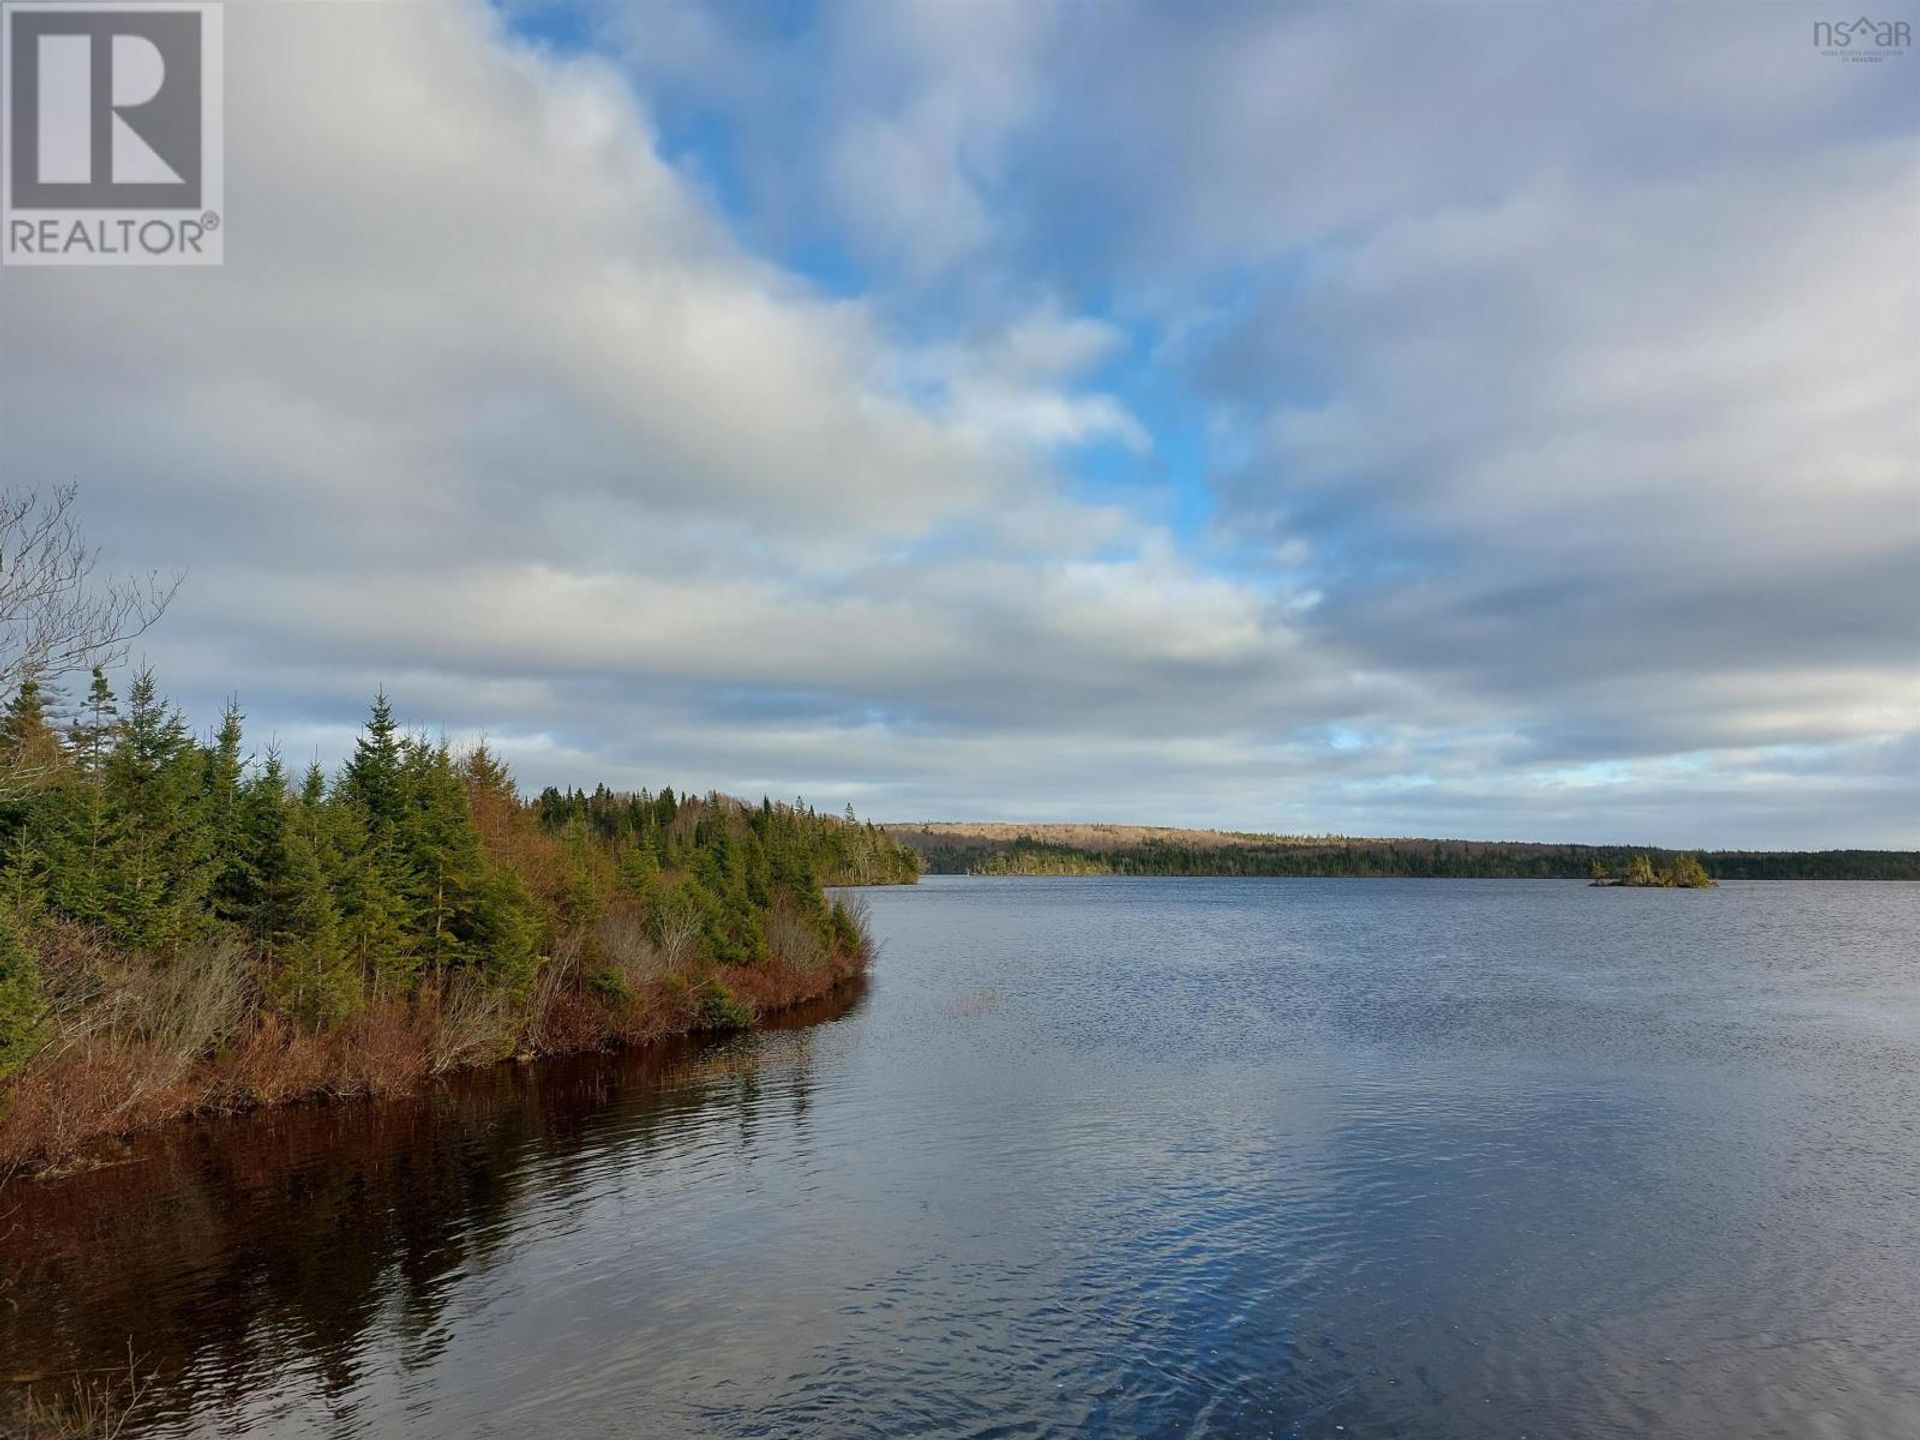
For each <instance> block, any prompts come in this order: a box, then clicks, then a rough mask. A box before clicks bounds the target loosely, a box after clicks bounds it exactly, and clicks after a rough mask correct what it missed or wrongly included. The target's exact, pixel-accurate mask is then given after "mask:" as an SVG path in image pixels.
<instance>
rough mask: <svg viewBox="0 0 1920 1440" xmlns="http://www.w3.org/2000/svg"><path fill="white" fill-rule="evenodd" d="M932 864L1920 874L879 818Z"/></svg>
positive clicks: (1237, 872)
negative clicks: (1646, 863) (1645, 865)
mask: <svg viewBox="0 0 1920 1440" xmlns="http://www.w3.org/2000/svg"><path fill="white" fill-rule="evenodd" d="M884 828H885V830H886V831H887V833H888V834H889V835H891V836H892V837H893V838H894V839H895V840H897V841H898V842H899V843H900V844H902V845H904V846H906V847H907V848H908V849H910V850H912V851H913V852H914V853H915V854H916V855H918V856H919V858H920V866H921V870H922V872H923V873H925V874H928V875H1023V876H1061V875H1119V876H1127V875H1134V876H1154V875H1157V876H1191V877H1233V876H1245V877H1284V876H1296V877H1300V878H1315V879H1335V878H1348V877H1352V878H1366V877H1375V878H1389V877H1400V878H1409V879H1413V878H1424V879H1475V880H1582V881H1590V880H1591V879H1592V878H1593V876H1594V873H1595V867H1596V866H1598V867H1599V868H1600V869H1601V870H1602V871H1604V872H1605V873H1607V874H1609V875H1620V874H1624V873H1625V872H1626V871H1627V869H1628V867H1629V866H1631V865H1632V864H1633V862H1634V859H1635V857H1636V856H1646V857H1648V858H1649V859H1650V861H1651V862H1652V864H1653V865H1654V866H1655V867H1657V868H1660V869H1671V868H1672V866H1673V865H1674V864H1675V863H1676V862H1677V861H1678V860H1679V858H1680V856H1681V855H1683V854H1687V853H1692V854H1695V855H1697V856H1698V857H1699V860H1700V862H1701V864H1702V865H1703V866H1704V867H1705V869H1706V871H1707V873H1708V874H1709V875H1711V876H1712V877H1713V878H1714V879H1716V880H1920V851H1914V850H1859V849H1852V850H1695V851H1691V852H1688V851H1682V850H1675V849H1668V848H1664V847H1661V846H1653V845H1554V844H1543V843H1538V842H1531V841H1504V840H1444V839H1425V838H1393V839H1387V838H1371V837H1356V836H1341V835H1320V836H1305V835H1298V836H1288V835H1259V834H1252V833H1248V832H1235V831H1221V830H1180V829H1174V828H1171V827H1158V826H1136V825H1062V824H1040V825H1030V826H1029V825H1020V824H1017V823H1009V822H979V823H968V822H937V823H932V822H930V823H923V824H900V825H888V826H885V827H884Z"/></svg>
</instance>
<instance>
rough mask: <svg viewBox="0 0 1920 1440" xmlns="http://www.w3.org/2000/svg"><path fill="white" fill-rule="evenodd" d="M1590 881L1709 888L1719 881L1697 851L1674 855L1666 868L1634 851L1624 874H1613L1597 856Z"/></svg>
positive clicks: (1644, 887)
mask: <svg viewBox="0 0 1920 1440" xmlns="http://www.w3.org/2000/svg"><path fill="white" fill-rule="evenodd" d="M1593 883H1594V884H1595V885H1629V886H1633V887H1635V888H1637V889H1642V890H1710V889H1713V888H1714V887H1715V886H1717V885H1719V883H1720V882H1719V881H1718V880H1716V879H1714V878H1713V876H1711V875H1709V874H1708V873H1707V867H1706V866H1704V865H1702V864H1701V863H1700V857H1699V856H1698V855H1693V854H1682V855H1676V856H1674V857H1673V866H1672V868H1671V869H1667V870H1656V869H1654V868H1653V861H1652V860H1650V859H1648V858H1647V857H1646V856H1645V855H1636V856H1634V857H1633V859H1631V860H1630V861H1628V862H1627V871H1626V874H1624V875H1615V874H1612V873H1611V872H1609V871H1608V869H1607V867H1606V866H1604V865H1602V864H1601V863H1600V862H1599V861H1598V860H1596V861H1594V862H1593Z"/></svg>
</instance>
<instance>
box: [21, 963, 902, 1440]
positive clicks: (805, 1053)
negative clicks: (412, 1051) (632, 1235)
mask: <svg viewBox="0 0 1920 1440" xmlns="http://www.w3.org/2000/svg"><path fill="white" fill-rule="evenodd" d="M865 996H866V982H865V981H864V980H860V981H855V982H852V983H850V984H848V985H846V986H844V987H842V988H841V989H840V990H839V991H837V992H836V993H835V994H834V995H832V996H830V997H828V998H827V999H825V1000H822V1001H819V1002H816V1003H815V1004H813V1005H809V1006H804V1007H801V1008H799V1009H796V1010H795V1011H793V1012H791V1013H789V1014H787V1015H783V1016H781V1017H779V1018H778V1019H777V1020H776V1021H775V1022H774V1023H773V1024H771V1025H770V1026H768V1027H767V1031H768V1032H770V1033H763V1035H761V1036H759V1037H752V1038H749V1037H732V1038H729V1039H726V1040H720V1041H706V1042H699V1041H681V1042H674V1043H670V1044H666V1045H660V1046H655V1047H652V1048H649V1049H646V1050H640V1051H629V1052H624V1053H617V1054H607V1055H591V1056H580V1057H574V1058H571V1059H560V1060H551V1061H544V1062H541V1063H538V1064H533V1065H520V1066H516V1065H506V1066H498V1067H494V1068H492V1069H489V1070H485V1071H482V1072H478V1073H473V1074H467V1075H460V1076H455V1077H452V1078H451V1079H449V1080H448V1081H447V1082H446V1083H444V1084H442V1085H440V1086H438V1087H436V1088H435V1089H434V1090H433V1091H432V1092H430V1093H429V1094H426V1095H424V1096H421V1097H417V1098H414V1099H409V1100H401V1101H393V1102H388V1103H384V1104H369V1103H363V1102H347V1103H341V1104H331V1105H309V1106H297V1107H292V1108H288V1109H284V1110H277V1111H272V1112H265V1113H262V1114H258V1115H253V1116H245V1117H239V1118H237V1119H234V1120H230V1121H229V1120H213V1121H208V1122H205V1123H198V1124H194V1125H189V1126H180V1127H175V1128H174V1129H171V1130H167V1131H162V1132H157V1133H155V1134H152V1135H147V1136H143V1137H140V1138H139V1139H137V1140H136V1141H134V1142H133V1143H132V1144H131V1145H129V1146H128V1147H127V1150H126V1153H125V1154H124V1156H123V1157H122V1159H121V1160H120V1162H119V1163H117V1164H114V1165H111V1166H109V1167H107V1168H105V1169H102V1170H98V1171H95V1172H92V1173H90V1174H85V1175H80V1176H75V1177H71V1178H68V1179H65V1180H62V1181H58V1182H53V1183H27V1182H22V1183H16V1184H13V1185H11V1186H9V1187H7V1188H6V1189H5V1190H4V1191H0V1217H4V1220H3V1221H0V1277H5V1280H6V1284H5V1288H4V1290H0V1355H3V1356H5V1361H4V1364H0V1376H3V1377H4V1378H5V1379H6V1380H7V1381H9V1382H12V1383H15V1384H19V1383H24V1382H28V1381H34V1380H39V1381H42V1382H44V1381H46V1380H48V1379H49V1378H50V1377H60V1376H63V1375H67V1374H70V1373H74V1372H83V1371H88V1370H92V1369H97V1368H98V1367H101V1366H103V1365H106V1364H110V1363H112V1362H113V1361H114V1359H115V1357H121V1363H123V1364H124V1357H125V1355H126V1353H127V1348H128V1346H129V1344H130V1343H131V1345H132V1347H133V1349H134V1351H135V1353H136V1354H137V1355H138V1357H139V1365H140V1369H141V1371H142V1373H143V1374H149V1375H151V1376H152V1377H153V1379H154V1383H153V1384H152V1385H151V1386H150V1387H149V1389H148V1391H147V1392H146V1395H147V1398H146V1399H145V1400H144V1401H143V1403H142V1405H141V1408H140V1410H139V1411H138V1412H137V1414H136V1416H135V1422H134V1424H133V1425H132V1426H131V1427H130V1431H129V1433H134V1432H141V1431H150V1430H165V1429H168V1428H172V1427H174V1426H177V1425H179V1424H183V1423H186V1422H187V1421H189V1420H190V1419H192V1418H193V1417H196V1416H197V1417H200V1418H201V1419H202V1420H205V1419H206V1418H207V1417H208V1416H209V1415H218V1416H224V1417H226V1418H227V1419H229V1420H232V1421H236V1422H237V1421H238V1420H239V1419H240V1418H241V1417H243V1416H245V1415H246V1414H248V1413H249V1412H251V1411H254V1410H257V1408H258V1402H259V1399H260V1396H261V1393H262V1391H263V1390H265V1389H272V1390H282V1391H285V1390H291V1389H301V1390H304V1391H305V1392H306V1393H305V1394H304V1395H303V1396H302V1397H301V1405H302V1406H303V1407H306V1408H318V1409H320V1410H323V1411H326V1412H329V1413H330V1414H332V1415H333V1416H334V1417H335V1418H336V1419H337V1420H339V1421H341V1422H343V1423H344V1424H345V1426H346V1427H347V1428H348V1429H351V1422H352V1419H353V1415H354V1408H353V1406H352V1405H351V1404H350V1403H349V1401H350V1397H351V1396H352V1395H353V1393H354V1392H355V1390H356V1387H358V1386H359V1385H360V1384H361V1383H362V1381H363V1380H364V1378H365V1377H364V1370H365V1366H364V1360H365V1357H366V1354H367V1348H368V1341H369V1338H370V1336H372V1335H373V1334H374V1332H375V1331H376V1330H377V1331H378V1333H379V1336H380V1339H381V1342H382V1344H383V1345H387V1346H390V1347H392V1355H393V1357H395V1358H397V1360H398V1364H399V1367H400V1368H401V1369H402V1370H419V1369H423V1368H426V1367H429V1366H430V1365H431V1364H432V1363H433V1362H434V1361H435V1360H436V1359H438V1358H439V1357H440V1356H441V1354H442V1352H443V1351H444V1349H445V1347H446V1346H447V1344H448V1343H449V1341H450V1339H451V1338H452V1335H453V1330H452V1328H451V1327H450V1326H449V1325H448V1324H447V1323H446V1316H445V1309H446V1304H447V1300H448V1298H449V1296H450V1295H451V1294H452V1293H453V1290H454V1288H455V1286H456V1285H457V1284H458V1283H459V1282H461V1281H463V1280H465V1279H466V1278H468V1277H470V1276H473V1275H477V1274H482V1273H484V1272H486V1271H488V1270H489V1269H490V1268H491V1267H493V1266H494V1265H496V1264H497V1263H498V1261H499V1260H500V1258H501V1256H502V1255H503V1253H504V1252H505V1251H506V1250H507V1249H508V1248H509V1247H510V1245H511V1243H512V1239H513V1236H514V1234H515V1232H516V1229H517V1228H518V1227H519V1226H520V1225H521V1223H522V1221H523V1220H524V1217H525V1215H526V1213H527V1211H528V1210H529V1208H530V1207H532V1206H535V1205H537V1206H538V1207H539V1208H541V1209H543V1210H546V1211H548V1212H555V1211H564V1210H565V1209H566V1208H567V1207H568V1206H569V1205H570V1204H574V1203H577V1202H578V1201H579V1200H580V1199H581V1198H582V1197H584V1196H586V1195H588V1194H589V1193H590V1192H591V1190H592V1187H593V1185H594V1177H595V1174H596V1172H597V1171H599V1170H601V1169H603V1168H605V1167H606V1166H607V1165H608V1164H609V1163H615V1164H617V1163H619V1161H618V1157H619V1156H620V1155H624V1154H646V1153H649V1152H650V1151H651V1150H653V1149H655V1148H656V1147H659V1146H660V1145H662V1144H663V1142H665V1141H667V1140H669V1139H670V1138H671V1137H673V1136H674V1135H676V1134H680V1133H684V1132H686V1131H687V1130H688V1129H689V1128H692V1127H690V1126H689V1121H690V1119H693V1118H696V1117H697V1118H698V1119H699V1120H700V1121H701V1126H700V1127H699V1128H702V1129H708V1130H710V1128H711V1122H712V1120H713V1118H714V1116H715V1115H716V1114H719V1113H727V1114H731V1115H734V1116H735V1117H737V1119H736V1126H737V1128H736V1130H735V1137H736V1143H737V1144H738V1146H739V1148H740V1149H741V1150H743V1151H750V1150H751V1149H752V1148H753V1146H754V1143H755V1134H756V1130H757V1129H758V1128H759V1127H761V1126H764V1125H766V1124H769V1123H776V1122H779V1121H784V1122H785V1123H787V1124H789V1125H791V1126H793V1127H795V1128H796V1129H799V1128H801V1127H804V1125H805V1123H806V1116H807V1110H808V1103H809V1101H808V1097H809V1093H810V1089H811V1079H810V1076H811V1070H812V1054H813V1050H814V1047H815V1046H816V1045H817V1044H818V1043H819V1041H818V1033H817V1032H816V1031H815V1030H814V1029H813V1028H812V1027H815V1026H818V1025H821V1024H823V1023H825V1022H829V1021H832V1020H836V1019H841V1018H844V1017H846V1016H849V1015H851V1014H854V1013H855V1012H856V1011H857V1010H858V1009H859V1007H860V1005H861V1004H862V1003H863V1001H864V999H865ZM769 1069H772V1070H776V1071H777V1072H778V1076H779V1079H778V1086H779V1091H780V1094H781V1098H782V1103H781V1104H780V1105H779V1106H774V1107H769V1106H767V1105H766V1104H764V1103H763V1101H764V1099H765V1093H764V1081H763V1075H764V1072H766V1071H767V1070H769ZM610 1156H611V1157H612V1159H611V1161H610V1158H609V1157H610ZM259 1418H265V1417H259Z"/></svg>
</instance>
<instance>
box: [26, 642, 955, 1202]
mask: <svg viewBox="0 0 1920 1440" xmlns="http://www.w3.org/2000/svg"><path fill="white" fill-rule="evenodd" d="M89 681H90V683H89V684H88V687H87V689H86V692H85V694H84V697H83V698H81V699H80V700H79V701H78V703H77V704H71V705H69V704H67V703H66V702H65V701H64V700H63V699H62V697H61V696H60V695H59V694H58V693H57V692H56V691H55V690H53V689H52V688H49V687H47V686H43V685H42V684H41V683H40V682H39V681H38V680H37V679H35V678H34V676H33V675H32V674H31V673H29V674H28V675H26V676H25V677H24V678H22V679H21V680H20V681H19V683H18V684H17V685H16V686H15V687H14V689H13V693H12V695H11V698H10V700H9V701H8V703H7V706H6V710H5V713H4V717H0V782H3V783H0V1175H3V1174H4V1173H5V1172H6V1170H7V1169H9V1168H21V1167H24V1168H28V1169H32V1168H39V1167H45V1166H49V1165H57V1164H61V1163H66V1162H70V1161H72V1160H73V1159H74V1157H77V1156H81V1155H84V1154H87V1153H88V1152H89V1150H90V1147H97V1146H98V1144H99V1143H101V1142H102V1141H103V1140H104V1139H106V1138H107V1137H112V1136H117V1135H123V1134H126V1133H128V1132H131V1131H133V1130H137V1129H141V1128H144V1127H146V1126H150V1125H152V1124H155V1123H157V1122H159V1121H162V1120H165V1119H167V1118H170V1117H172V1116H176V1115H180V1114H185V1113H189V1112H194V1111H201V1110H207V1109H238V1108H245V1107H250V1106H255V1105H261V1104H270V1103H274V1102H277V1101H282V1100H288V1099H293V1098H297V1097H302V1096H311V1095H322V1094H326V1095H343V1094H395V1093H402V1092H405V1091H407V1090H409V1089H412V1088H414V1087H415V1086H417V1085H418V1084H419V1083H420V1082H421V1081H423V1080H424V1079H425V1078H427V1077H429V1076H431V1075H435V1074H439V1073H443V1072H446V1071H449V1070H453V1069H456V1068H461V1067H466V1066H471V1065H477V1064H485V1063H488V1062H492V1061H497V1060H500V1059H503V1058H507V1057H512V1056H521V1057H525V1056H530V1055H536V1054H542V1053H558V1052H565V1051H575V1050H582V1049H590V1048H594V1047H599V1046H604V1045H611V1044H621V1043H639V1042H643V1041H646V1040H650V1039H654V1038H657V1037H660V1036H664V1035H668V1034H675V1033H684V1032H690V1031H696V1030H713V1029H727V1028H736V1027H740V1026H744V1025H748V1024H751V1023H752V1022H753V1020H754V1019H755V1017H756V1016H757V1015H758V1014H760V1013H762V1012H764V1011H770V1010H774V1009H779V1008H783V1007H786V1006H789V1005H792V1004H795V1003H798V1002H801V1001H804V1000H809V999H813V998H817V997H818V996H820V995H822V994H824V993H826V992H827V991H829V990H831V989H832V988H833V987H834V986H835V985H836V984H838V983H839V982H840V981H842V980H844V979H847V978H848V977H850V976H852V975H854V974H856V973H858V972H860V971H861V970H863V969H864V968H865V966H866V965H867V963H868V961H869V959H870V956H871V951H872V945H871V941H870V940H869V938H868V935H867V932H866V928H865V923H864V917H863V912H862V910H861V907H860V904H859V902H858V900H857V898H854V897H844V896H841V897H835V896H832V895H830V894H829V890H830V889H831V888H832V887H836V886H844V885H855V884H877V883H911V882H912V881H913V879H914V878H915V876H916V875H917V873H918V867H917V863H916V860H915V857H914V855H913V854H912V852H911V851H909V850H906V849H905V848H904V847H902V846H900V845H899V844H897V843H896V842H895V841H894V840H893V839H892V838H891V837H889V836H888V835H887V834H886V833H885V832H884V831H882V830H881V829H879V828H878V827H876V826H873V825H870V824H862V823H860V822H859V821H858V820H857V819H855V817H854V816H853V814H852V812H851V809H849V811H848V812H847V813H846V814H845V815H833V816H822V815H817V814H815V813H814V812H813V811H812V810H811V809H810V808H808V807H806V806H805V805H804V804H802V803H800V802H798V801H796V802H793V803H791V804H777V803H775V802H773V801H771V800H762V801H761V802H760V803H759V804H758V805H757V806H756V805H749V804H745V803H742V802H740V801H738V800H735V799H732V798H730V797H727V796H724V795H719V794H708V795H705V796H700V797H692V796H681V795H676V794H675V792H674V791H673V790H672V789H671V788H662V789H661V790H660V791H659V792H658V793H657V794H655V793H649V792H645V791H643V792H640V793H637V794H628V793H618V792H614V791H611V790H608V789H606V788H605V787H601V788H598V789H596V790H594V791H593V792H591V793H587V792H584V791H580V790H571V791H561V790H558V789H549V790H546V791H544V792H543V793H541V794H540V795H539V796H538V797H537V798H535V799H532V800H528V799H526V798H523V797H522V796H521V794H520V792H519V790H518V787H517V786H516V784H515V782H514V779H513V777H512V775H511V774H510V773H509V771H508V769H507V766H506V765H505V763H504V762H503V761H502V759H501V758H500V756H499V755H498V754H497V753H495V752H494V751H493V750H492V749H490V748H489V747H488V746H486V745H485V744H481V745H477V746H475V747H473V748H472V749H469V750H466V751H458V752H457V751H455V750H454V749H453V748H452V747H450V746H449V745H448V744H447V743H446V742H445V741H443V740H433V739H430V738H428V737H427V736H425V735H421V734H411V733H406V732H404V731H403V730H402V728H401V726H400V725H399V724H398V722H397V721H396V720H395V717H394V710H393V707H392V705H391V704H390V702H389V701H388V699H387V697H386V696H385V695H384V694H382V695H380V696H379V697H377V698H376V699H375V701H374V702H373V706H372V710H371V713H370V715H369V717H368V719H367V722H366V725H365V728H364V729H363V731H362V732H361V734H360V736H359V738H358V741H357V743H356V744H355V746H354V749H353V753H352V755H351V756H350V757H349V758H348V759H347V760H346V762H345V764H344V765H343V766H342V767H341V768H340V769H339V770H338V771H337V772H336V773H334V774H332V775H329V774H327V773H325V772H324V771H323V770H322V769H321V767H320V766H319V764H318V763H317V762H316V763H314V764H311V765H309V766H307V767H306V768H305V770H304V771H303V772H301V773H299V774H293V773H290V772H289V770H288V769H287V767H286V765H285V763H284V761H283V759H282V757H281V756H280V755H279V754H278V753H276V752H275V751H274V750H273V749H272V748H271V747H268V748H267V749H266V750H265V751H264V753H261V754H259V755H254V754H252V753H250V751H249V750H248V747H247V742H246V739H245V734H244V728H243V722H244V716H243V714H242V712H241V710H240V708H239V706H238V704H237V703H230V704H229V705H228V706H227V708H226V711H225V713H224V714H223V715H222V716H221V718H220V721H219V724H218V725H217V726H216V727H215V728H214V729H213V730H212V732H211V733H209V734H207V735H204V736H196V735H195V734H193V733H192V732H191V731H190V729H189V727H188V724H187V721H186V719H185V718H184V716H183V715H182V714H181V713H180V711H179V710H178V709H177V708H175V707H174V706H173V705H171V704H170V703H168V701H167V700H166V699H165V698H163V697H162V695H161V694H160V692H159V690H158V687H157V685H156V682H155V680H154V677H153V676H152V675H151V674H150V673H144V672H143V673H140V674H137V675H135V676H134V677H133V679H132V681H131V683H130V684H129V685H128V686H127V688H126V691H125V694H124V696H123V695H120V694H117V693H116V692H115V690H114V688H113V686H112V684H111V683H110V681H109V678H108V674H107V672H106V671H105V670H104V669H101V668H95V669H93V670H92V672H91V675H90V677H89Z"/></svg>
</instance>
